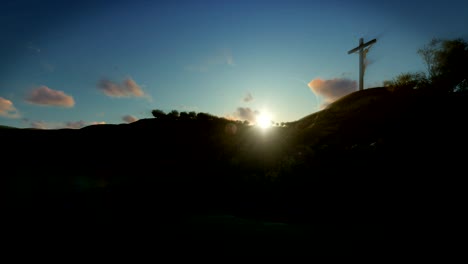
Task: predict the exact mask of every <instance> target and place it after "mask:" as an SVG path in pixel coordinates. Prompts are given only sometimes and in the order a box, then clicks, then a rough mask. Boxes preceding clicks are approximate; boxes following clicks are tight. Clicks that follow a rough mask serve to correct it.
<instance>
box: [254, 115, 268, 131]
mask: <svg viewBox="0 0 468 264" xmlns="http://www.w3.org/2000/svg"><path fill="white" fill-rule="evenodd" d="M256 121H257V126H259V127H261V128H263V129H265V128H269V127H271V125H272V122H271V116H270V115H269V114H267V113H261V114H260V115H259V116H258V117H257V120H256Z"/></svg>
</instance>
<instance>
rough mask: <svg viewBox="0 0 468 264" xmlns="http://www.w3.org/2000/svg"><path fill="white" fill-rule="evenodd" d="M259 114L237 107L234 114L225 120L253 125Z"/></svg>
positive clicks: (246, 108)
mask: <svg viewBox="0 0 468 264" xmlns="http://www.w3.org/2000/svg"><path fill="white" fill-rule="evenodd" d="M259 114H260V112H259V111H257V110H252V109H250V108H249V107H238V108H237V110H236V112H235V113H233V114H232V115H230V116H227V117H226V118H227V119H230V120H240V121H248V122H249V123H251V124H252V123H255V120H256V116H257V115H259Z"/></svg>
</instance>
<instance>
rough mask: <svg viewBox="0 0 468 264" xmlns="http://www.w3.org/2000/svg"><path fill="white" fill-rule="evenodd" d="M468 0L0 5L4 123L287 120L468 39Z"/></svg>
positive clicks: (44, 0) (420, 65) (46, 0)
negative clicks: (181, 117)
mask: <svg viewBox="0 0 468 264" xmlns="http://www.w3.org/2000/svg"><path fill="white" fill-rule="evenodd" d="M467 25H468V2H467V1H459V0H444V1H436V0H424V1H416V0H415V1H411V0H406V1H400V0H392V1H370V0H362V1H353V0H349V1H344V0H342V1H337V0H327V1H324V0H322V1H314V0H307V1H296V0H284V1H277V0H264V1H259V0H236V1H225V0H214V1H209V0H198V1H196V0H191V1H182V0H168V1H141V0H132V1H124V0H122V1H120V0H113V1H100V0H94V1H89V0H83V1H52V0H40V1H39V0H37V1H32V0H30V1H26V0H13V1H10V0H6V1H5V0H3V1H1V2H0V34H1V36H2V41H1V42H0V58H1V60H0V125H4V126H12V127H18V128H43V129H56V128H81V127H84V126H88V125H92V124H122V123H131V122H134V121H136V120H138V119H144V118H152V115H151V110H153V109H160V110H163V111H165V112H170V111H172V110H177V111H179V112H183V111H186V112H190V111H195V112H197V113H199V112H204V113H209V114H212V115H216V116H219V117H226V118H231V119H238V120H248V121H250V122H252V123H255V118H256V117H258V116H260V114H266V113H267V114H269V115H270V116H271V119H272V120H273V121H274V122H292V121H296V120H298V119H300V118H302V117H305V116H307V115H310V114H312V113H314V112H316V111H319V110H321V109H323V107H325V106H326V105H327V104H329V103H331V102H333V101H334V100H336V99H338V98H340V97H341V96H343V95H346V94H348V93H350V92H353V91H357V89H358V80H359V55H358V54H357V53H353V54H348V51H349V50H351V49H353V48H355V47H356V46H358V44H359V39H360V38H363V39H364V42H367V41H369V40H372V39H376V40H377V42H376V43H375V44H373V45H372V46H370V49H369V52H368V53H367V57H366V71H365V76H364V88H365V89H368V88H372V87H379V86H382V82H383V81H385V80H390V79H392V78H394V77H396V76H397V75H398V74H401V73H406V72H416V71H425V65H424V62H423V60H422V59H421V57H420V56H419V55H418V54H417V50H418V49H419V48H422V47H423V46H424V45H426V44H428V43H429V41H430V40H431V39H432V38H435V37H436V38H443V39H454V38H463V39H465V40H468V27H467Z"/></svg>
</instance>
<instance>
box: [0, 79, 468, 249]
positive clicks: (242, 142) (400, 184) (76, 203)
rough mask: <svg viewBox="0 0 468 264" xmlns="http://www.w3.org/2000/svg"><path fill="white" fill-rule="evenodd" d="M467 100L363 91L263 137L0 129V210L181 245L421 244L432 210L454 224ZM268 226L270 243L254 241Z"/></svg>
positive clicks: (191, 130)
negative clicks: (131, 229)
mask: <svg viewBox="0 0 468 264" xmlns="http://www.w3.org/2000/svg"><path fill="white" fill-rule="evenodd" d="M467 103H468V95H467V94H464V93H452V94H444V95H436V94H428V93H425V92H421V91H417V90H409V91H392V90H389V89H387V88H383V87H377V88H372V89H367V90H363V91H357V92H354V93H351V94H349V95H347V96H345V97H343V98H341V99H339V100H338V101H336V102H334V103H332V104H330V105H329V106H328V107H327V108H326V109H323V110H321V111H319V112H316V113H313V114H311V115H309V116H305V117H304V118H301V119H299V120H297V121H295V122H291V123H288V124H287V126H285V127H272V128H271V129H270V130H269V131H262V130H259V129H257V128H256V127H250V126H247V125H245V124H242V123H238V122H234V121H229V120H226V119H222V118H217V117H212V118H209V119H203V120H197V119H179V120H175V119H168V118H167V119H156V118H148V119H142V120H139V121H137V122H134V123H131V124H119V125H93V126H88V127H84V128H82V129H57V130H31V129H11V128H5V127H0V136H1V138H2V139H4V141H3V142H4V150H6V151H4V153H6V156H5V157H4V158H3V160H2V162H3V166H2V172H3V173H2V182H3V183H4V184H2V186H3V188H4V194H5V198H4V199H3V200H2V206H3V208H4V212H14V213H11V214H10V215H17V216H23V217H26V216H29V217H31V216H33V215H38V214H40V215H46V216H51V215H53V216H54V217H59V218H60V217H61V218H60V219H63V218H65V219H68V220H70V219H73V221H75V220H76V219H81V220H80V221H84V222H86V221H88V222H92V223H94V222H93V221H94V220H96V221H98V222H99V221H102V222H107V223H109V222H114V223H115V222H116V221H117V222H118V223H120V224H121V225H122V226H126V225H125V224H124V223H128V221H129V222H131V223H133V224H134V225H135V224H136V225H141V226H146V227H148V226H153V225H156V224H155V223H156V222H157V223H159V224H160V225H162V226H167V225H170V226H171V227H174V226H175V228H176V229H177V230H179V233H180V234H182V233H183V234H185V237H186V236H187V234H192V235H193V234H198V235H197V236H199V235H200V234H201V233H203V234H204V235H205V236H208V237H211V238H215V237H216V238H217V239H220V235H219V234H220V233H221V234H225V236H232V235H234V234H239V233H238V232H237V231H235V230H238V229H239V228H241V229H242V230H244V231H245V232H244V233H243V234H244V235H243V236H241V237H243V238H244V239H245V238H246V237H245V236H248V235H247V234H252V237H255V239H257V240H255V239H254V240H253V241H257V242H259V241H262V243H265V241H270V242H271V243H272V244H273V242H272V241H276V242H275V243H280V242H279V241H281V239H283V238H284V239H289V240H291V239H295V238H296V239H297V238H298V237H300V238H301V239H304V238H309V239H310V237H311V236H314V237H315V240H313V244H314V245H316V246H317V245H318V244H320V241H321V242H323V243H332V242H331V240H329V239H330V238H331V237H334V238H336V239H335V240H333V241H335V242H336V243H338V242H337V241H348V242H349V243H351V244H353V243H357V242H362V243H364V241H366V242H368V241H371V240H372V241H381V242H382V241H384V240H387V239H389V238H390V237H392V236H394V235H395V234H403V233H404V234H418V235H419V236H421V235H423V236H424V235H425V233H424V232H425V231H424V230H426V229H425V228H429V227H430V226H431V227H430V228H432V230H433V233H434V232H438V231H440V230H441V229H440V226H439V227H438V226H437V225H436V226H435V225H434V224H436V223H442V222H437V221H438V220H440V219H442V218H441V216H444V217H443V218H445V219H454V222H453V223H455V221H456V219H459V218H458V217H459V214H460V213H459V212H460V211H459V209H458V208H459V207H460V206H462V203H461V201H462V196H463V193H464V190H463V187H462V186H464V185H462V182H463V181H464V178H465V177H466V176H465V174H466V173H464V171H465V168H464V166H463V165H464V161H465V159H466V155H465V154H464V152H465V151H466V147H467V146H468V140H467V137H466V135H467V133H466V132H467V128H466V127H465V124H464V120H465V113H468V111H467V110H468V109H467V108H468V104H467ZM219 216H229V217H227V218H226V217H225V218H223V217H221V218H219ZM213 217H214V218H213ZM92 219H94V220H92ZM123 219H126V220H123ZM190 219H191V220H190ZM200 219H202V220H200ZM213 219H217V220H216V221H217V222H215V223H212V224H210V225H207V224H200V221H201V222H202V223H206V221H208V222H210V221H214V220H213ZM220 219H222V220H220ZM249 219H250V220H249ZM436 219H438V220H436ZM442 220H443V219H442ZM442 220H441V221H442ZM187 221H189V222H187ZM204 221H205V222H204ZM251 221H254V222H251ZM255 221H260V223H264V224H265V225H264V224H259V222H255ZM443 222H444V221H443ZM137 223H138V224H137ZM210 223H211V222H210ZM250 223H252V224H250ZM268 223H273V224H268ZM444 223H445V222H444ZM276 224H279V225H276ZM284 225H286V226H288V228H286V229H287V230H286V231H285V230H284V228H285V226H284ZM180 226H184V228H180ZM220 226H222V228H221V229H222V230H221V231H220V229H219V228H220ZM279 226H280V227H279ZM298 226H300V230H301V231H300V232H299V231H294V232H293V231H291V230H293V229H294V230H297V229H295V228H298ZM153 227H154V226H153ZM187 228H188V229H187ZM243 228H244V229H243ZM265 228H266V229H265ZM289 228H290V229H289ZM158 230H159V229H158ZM259 230H260V231H259ZM265 230H267V231H265ZM268 230H269V231H271V232H272V233H271V234H276V235H277V239H276V240H271V237H270V236H264V235H261V234H264V232H267V233H268ZM278 230H282V231H278ZM403 230H404V231H403ZM289 231H291V232H289ZM258 232H260V233H258ZM278 232H279V233H278ZM241 233H242V232H241ZM299 233H301V234H302V235H301V236H298V235H297V234H299ZM291 234H292V235H291ZM294 234H296V235H294ZM252 237H250V238H251V239H253V238H252ZM266 237H270V238H268V239H267V238H266ZM273 237H274V236H273ZM238 238H239V237H238ZM258 239H260V240H258ZM340 239H341V240H340ZM324 241H328V242H324ZM353 241H354V242H353ZM311 243H312V242H311ZM338 244H340V243H338ZM358 244H359V243H358ZM280 245H285V244H284V243H280ZM327 245H328V244H327ZM335 245H337V244H335ZM340 245H341V246H343V247H340V248H341V249H343V248H345V246H344V245H343V244H342V243H341V244H340ZM348 245H349V244H348ZM355 245H357V244H355ZM322 249H323V247H322Z"/></svg>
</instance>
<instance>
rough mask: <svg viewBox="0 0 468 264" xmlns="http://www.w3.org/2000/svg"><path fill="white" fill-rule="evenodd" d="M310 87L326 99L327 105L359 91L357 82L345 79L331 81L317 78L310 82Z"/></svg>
mask: <svg viewBox="0 0 468 264" xmlns="http://www.w3.org/2000/svg"><path fill="white" fill-rule="evenodd" d="M308 86H309V88H310V89H311V90H312V92H314V93H315V94H317V95H320V96H322V97H323V98H324V101H325V105H328V104H330V103H332V102H334V101H335V100H337V99H339V98H340V97H342V96H345V95H347V94H349V93H352V92H354V91H356V90H357V82H356V81H353V80H349V79H345V78H335V79H331V80H322V79H320V78H315V79H313V80H312V81H310V82H309V84H308Z"/></svg>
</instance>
